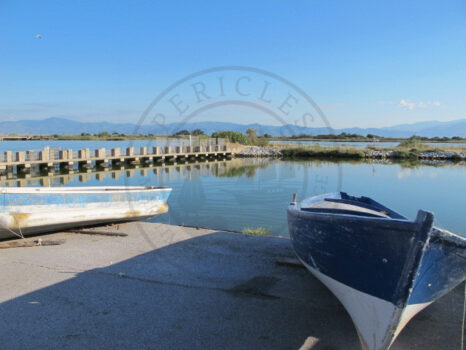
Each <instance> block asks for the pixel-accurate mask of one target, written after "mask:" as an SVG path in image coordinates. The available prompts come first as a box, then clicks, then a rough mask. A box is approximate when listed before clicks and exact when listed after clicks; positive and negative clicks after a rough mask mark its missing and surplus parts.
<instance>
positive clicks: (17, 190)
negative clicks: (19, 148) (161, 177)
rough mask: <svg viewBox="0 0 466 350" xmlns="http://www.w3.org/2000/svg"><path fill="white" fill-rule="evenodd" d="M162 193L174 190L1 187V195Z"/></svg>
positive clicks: (150, 188) (135, 187)
mask: <svg viewBox="0 0 466 350" xmlns="http://www.w3.org/2000/svg"><path fill="white" fill-rule="evenodd" d="M161 191H163V192H165V191H172V188H171V187H157V186H84V187H37V186H35V187H24V188H23V187H0V194H16V195H22V194H24V195H33V194H35V195H40V194H44V195H65V194H110V193H143V192H161Z"/></svg>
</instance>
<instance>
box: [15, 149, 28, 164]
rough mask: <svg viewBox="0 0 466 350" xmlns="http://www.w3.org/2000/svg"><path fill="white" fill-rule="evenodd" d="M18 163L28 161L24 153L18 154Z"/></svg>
mask: <svg viewBox="0 0 466 350" xmlns="http://www.w3.org/2000/svg"><path fill="white" fill-rule="evenodd" d="M16 161H17V162H24V161H26V154H25V153H24V152H23V151H20V152H16Z"/></svg>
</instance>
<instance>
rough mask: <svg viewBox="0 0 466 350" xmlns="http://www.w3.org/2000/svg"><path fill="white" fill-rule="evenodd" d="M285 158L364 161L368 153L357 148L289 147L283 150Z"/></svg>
mask: <svg viewBox="0 0 466 350" xmlns="http://www.w3.org/2000/svg"><path fill="white" fill-rule="evenodd" d="M281 152H282V154H283V157H284V158H290V159H296V158H352V159H362V158H365V157H366V151H365V150H364V149H361V148H355V147H321V146H318V145H312V146H288V147H285V148H283V149H281Z"/></svg>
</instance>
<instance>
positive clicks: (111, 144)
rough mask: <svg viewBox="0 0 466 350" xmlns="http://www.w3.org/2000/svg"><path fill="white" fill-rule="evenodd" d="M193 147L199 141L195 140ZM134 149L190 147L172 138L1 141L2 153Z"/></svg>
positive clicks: (186, 142)
mask: <svg viewBox="0 0 466 350" xmlns="http://www.w3.org/2000/svg"><path fill="white" fill-rule="evenodd" d="M192 142H193V146H195V142H197V139H195V138H193V140H192ZM130 145H131V146H132V147H135V148H137V147H141V146H146V147H151V146H162V147H163V146H181V145H189V141H188V140H183V139H170V138H160V139H154V140H122V141H92V140H90V141H83V140H76V141H74V140H70V141H62V140H56V141H47V140H41V141H0V152H4V151H28V150H37V151H38V150H42V149H44V147H47V146H48V147H50V148H55V149H72V150H74V151H77V150H80V149H83V148H89V149H91V150H94V149H97V148H107V149H111V148H117V147H119V148H122V149H124V148H126V147H129V146H130Z"/></svg>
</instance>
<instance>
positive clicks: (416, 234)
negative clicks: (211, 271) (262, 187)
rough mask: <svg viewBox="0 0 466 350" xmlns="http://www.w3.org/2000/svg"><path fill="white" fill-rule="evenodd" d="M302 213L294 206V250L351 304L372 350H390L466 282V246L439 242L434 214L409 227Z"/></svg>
mask: <svg viewBox="0 0 466 350" xmlns="http://www.w3.org/2000/svg"><path fill="white" fill-rule="evenodd" d="M300 209H301V208H300V207H299V206H298V205H297V204H296V203H292V204H291V205H290V207H289V208H288V224H289V231H290V236H291V240H292V244H293V247H294V250H295V252H296V254H297V256H298V258H299V259H300V260H301V261H302V262H303V264H304V265H305V266H306V267H307V268H308V269H309V271H310V272H311V273H312V274H313V275H314V276H315V277H317V278H318V279H319V280H320V281H321V282H322V283H324V284H325V285H326V286H327V287H328V288H329V289H330V290H331V291H332V292H333V294H335V296H336V297H337V298H338V299H339V300H340V301H341V303H342V304H343V305H344V307H345V308H346V310H347V311H348V313H349V314H350V316H351V318H352V320H353V322H354V324H355V326H356V328H357V330H358V334H359V337H360V339H361V344H362V346H363V348H365V349H370V350H386V349H388V348H389V347H390V345H391V344H392V343H393V341H394V340H395V339H396V337H397V335H398V334H399V333H400V331H401V330H402V329H403V327H404V326H405V325H406V324H407V322H409V320H410V319H411V318H412V317H413V316H414V315H415V314H416V313H418V312H419V311H421V310H422V309H423V308H425V307H426V306H428V305H429V304H430V303H432V302H433V301H434V300H436V299H437V298H439V297H440V296H442V295H443V294H445V293H447V292H448V291H449V290H451V289H453V288H454V287H455V286H456V285H457V284H459V283H461V282H462V281H463V280H464V274H465V268H466V266H465V263H464V262H465V259H464V257H460V256H459V255H461V254H464V241H462V240H460V241H461V242H457V243H458V244H457V245H450V246H448V245H446V244H445V239H444V240H443V241H442V240H439V239H437V238H435V234H433V233H434V232H435V229H433V228H432V222H433V215H432V214H430V213H427V212H423V211H420V212H419V214H418V217H417V219H416V220H415V221H409V220H407V219H401V218H399V219H396V220H394V219H391V218H387V217H370V216H369V217H366V216H357V215H345V214H341V213H339V214H335V213H325V212H306V211H304V210H300ZM446 239H447V240H448V238H446Z"/></svg>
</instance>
